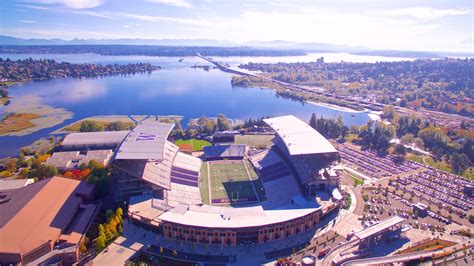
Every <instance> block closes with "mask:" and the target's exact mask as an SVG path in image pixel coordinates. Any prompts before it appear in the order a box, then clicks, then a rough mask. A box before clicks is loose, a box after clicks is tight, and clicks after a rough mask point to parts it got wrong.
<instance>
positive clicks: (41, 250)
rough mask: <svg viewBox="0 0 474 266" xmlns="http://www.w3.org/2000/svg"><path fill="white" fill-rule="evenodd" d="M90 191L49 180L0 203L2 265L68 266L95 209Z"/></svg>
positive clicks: (75, 256) (68, 181)
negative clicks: (51, 265)
mask: <svg viewBox="0 0 474 266" xmlns="http://www.w3.org/2000/svg"><path fill="white" fill-rule="evenodd" d="M93 189H94V187H93V186H92V185H90V184H87V183H86V182H84V181H77V180H73V179H68V178H62V177H52V178H48V179H45V180H42V181H39V182H36V183H34V184H30V185H27V186H24V187H20V188H16V189H14V190H13V191H10V193H9V194H8V195H6V197H4V198H3V199H2V201H1V202H0V265H50V264H55V265H59V264H65V265H72V264H74V263H76V262H77V261H78V258H79V246H80V243H81V241H82V240H83V238H84V235H85V234H86V232H87V231H88V229H89V227H90V225H91V223H92V222H93V220H94V218H95V216H96V213H97V211H98V209H99V205H98V204H94V203H92V202H90V199H91V198H92V194H93Z"/></svg>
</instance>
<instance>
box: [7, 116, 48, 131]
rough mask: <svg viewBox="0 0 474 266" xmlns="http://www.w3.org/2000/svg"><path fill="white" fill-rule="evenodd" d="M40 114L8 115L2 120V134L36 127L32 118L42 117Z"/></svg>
mask: <svg viewBox="0 0 474 266" xmlns="http://www.w3.org/2000/svg"><path fill="white" fill-rule="evenodd" d="M40 117H41V116H40V115H38V114H28V113H25V114H10V115H7V116H6V117H5V118H3V120H2V121H1V122H0V134H5V133H8V132H15V131H20V130H23V129H27V128H30V127H34V126H35V124H34V123H33V122H31V120H33V119H36V118H40Z"/></svg>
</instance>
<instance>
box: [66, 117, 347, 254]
mask: <svg viewBox="0 0 474 266" xmlns="http://www.w3.org/2000/svg"><path fill="white" fill-rule="evenodd" d="M265 122H266V123H267V124H268V125H269V126H271V127H272V128H273V129H274V130H275V133H276V134H275V135H276V138H275V140H274V145H273V146H272V147H271V148H269V149H261V150H249V149H247V148H246V147H245V145H234V144H226V145H215V146H210V147H206V148H205V150H204V154H202V156H201V157H200V158H197V157H194V156H192V155H189V154H186V153H183V152H181V151H180V150H179V148H178V147H177V146H176V145H175V144H174V143H172V142H171V141H169V140H168V136H169V134H170V132H171V131H172V129H173V126H174V124H172V123H162V122H159V121H155V120H150V119H148V120H144V121H142V122H141V123H140V124H138V125H137V126H136V127H135V128H134V129H133V130H131V131H130V132H129V133H128V134H127V135H126V136H123V139H122V141H121V143H120V144H118V145H117V147H116V148H115V151H114V155H113V156H112V158H111V162H110V165H111V166H112V167H113V168H114V174H113V176H114V177H116V181H117V182H116V183H117V184H116V189H115V197H116V200H117V201H127V202H128V203H129V208H128V216H129V218H130V219H131V221H132V222H133V223H134V224H136V225H139V226H142V227H144V228H147V229H148V230H153V231H155V232H157V233H159V234H162V235H163V236H164V237H165V238H169V239H172V240H177V241H182V242H186V243H193V244H205V245H221V246H224V245H225V246H227V245H241V244H259V243H265V242H271V241H279V240H283V239H286V238H288V237H290V236H295V235H298V234H300V233H303V232H306V231H309V230H311V229H313V228H314V227H315V226H317V225H318V224H319V223H320V220H321V219H322V218H324V217H325V216H326V215H327V214H329V213H331V212H332V211H333V210H336V209H337V208H338V206H339V205H340V203H341V199H342V197H341V194H340V193H339V191H338V179H337V175H336V174H335V173H334V171H332V170H331V166H332V163H333V161H335V160H337V159H338V157H339V156H338V153H337V152H336V150H335V148H334V147H333V146H332V145H331V144H330V143H329V142H328V141H327V140H326V139H325V138H324V137H322V136H321V135H320V134H319V133H318V132H317V131H315V130H314V129H312V128H310V127H309V126H308V125H306V123H304V122H303V121H301V120H299V119H297V118H296V117H294V116H284V117H277V118H271V119H267V120H265ZM113 139H114V138H113V137H111V141H110V143H112V142H113V141H112V140H113ZM74 145H76V146H77V145H81V144H80V143H75V144H74ZM161 244H163V243H161Z"/></svg>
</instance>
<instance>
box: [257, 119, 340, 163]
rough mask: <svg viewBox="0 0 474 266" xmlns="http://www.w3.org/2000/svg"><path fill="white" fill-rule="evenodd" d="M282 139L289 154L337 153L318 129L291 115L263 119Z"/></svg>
mask: <svg viewBox="0 0 474 266" xmlns="http://www.w3.org/2000/svg"><path fill="white" fill-rule="evenodd" d="M263 121H265V123H267V124H268V125H269V126H270V127H272V128H273V129H274V130H275V131H276V133H277V134H278V136H280V138H281V139H282V140H283V142H284V143H285V146H286V148H287V150H288V152H289V153H290V155H304V154H320V153H337V150H336V148H334V146H333V145H332V144H331V143H330V142H329V141H328V140H327V139H326V138H325V137H324V136H323V135H321V134H320V133H319V132H318V131H316V130H315V129H314V128H312V127H310V126H309V125H308V124H306V123H305V122H304V121H302V120H300V119H298V118H296V117H295V116H292V115H287V116H280V117H275V118H268V119H264V120H263Z"/></svg>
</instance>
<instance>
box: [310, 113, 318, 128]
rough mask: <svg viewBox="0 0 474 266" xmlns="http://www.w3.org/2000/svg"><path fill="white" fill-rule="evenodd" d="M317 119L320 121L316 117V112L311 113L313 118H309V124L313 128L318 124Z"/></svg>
mask: <svg viewBox="0 0 474 266" xmlns="http://www.w3.org/2000/svg"><path fill="white" fill-rule="evenodd" d="M317 121H318V119H317V118H316V114H315V113H313V114H312V115H311V119H310V120H309V125H310V126H311V127H312V128H316V126H317V125H316V124H317Z"/></svg>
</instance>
